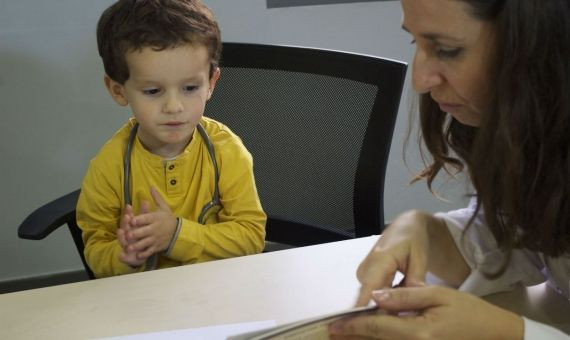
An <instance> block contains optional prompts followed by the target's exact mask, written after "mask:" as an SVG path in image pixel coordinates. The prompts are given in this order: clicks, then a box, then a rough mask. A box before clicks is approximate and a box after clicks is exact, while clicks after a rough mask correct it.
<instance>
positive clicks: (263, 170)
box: [18, 43, 406, 278]
mask: <svg viewBox="0 0 570 340" xmlns="http://www.w3.org/2000/svg"><path fill="white" fill-rule="evenodd" d="M221 68H222V75H221V78H220V80H219V81H218V84H217V86H216V91H215V92H214V95H213V97H212V99H211V100H210V101H209V102H208V104H207V106H206V113H205V115H206V116H209V117H212V118H214V119H217V120H219V121H221V122H223V123H225V124H227V125H228V126H229V127H230V128H231V129H232V130H233V131H234V132H236V133H237V134H238V135H239V136H240V137H241V138H242V140H243V142H244V144H245V145H246V147H247V148H248V149H249V150H250V152H251V153H252V155H253V159H254V171H255V176H256V183H257V187H258V190H259V195H260V199H261V202H262V205H263V208H264V210H265V211H266V213H267V215H268V222H267V240H268V241H273V242H278V243H284V244H288V245H293V246H304V245H311V244H317V243H324V242H331V241H338V240H344V239H349V238H354V237H362V236H368V235H374V234H379V233H380V232H381V231H382V228H383V227H384V209H383V194H384V177H385V173H386V166H387V162H388V154H389V151H390V144H391V139H392V133H393V129H394V124H395V121H396V115H397V112H398V106H399V101H400V96H401V93H402V87H403V83H404V77H405V72H406V64H404V63H402V62H398V61H394V60H388V59H383V58H378V57H373V56H365V55H357V54H351V53H345V52H338V51H330V50H320V49H313V48H302V47H290V46H272V45H259V44H244V43H224V46H223V52H222V60H221ZM78 196H79V191H74V192H72V193H70V194H68V195H66V196H63V197H61V198H59V199H56V200H55V201H52V202H50V203H48V204H47V205H45V206H43V207H41V208H39V209H38V210H36V211H34V212H33V213H32V214H31V215H29V216H28V217H27V218H26V220H25V221H24V222H23V223H22V224H21V225H20V227H19V229H18V235H19V237H21V238H25V239H42V238H44V237H46V236H47V235H49V233H51V232H52V231H53V230H55V229H56V228H58V227H59V226H61V225H63V224H66V223H67V224H68V226H69V229H70V231H71V233H72V235H73V238H74V241H75V243H76V246H77V248H78V251H79V253H80V255H81V259H82V261H83V264H84V265H85V268H86V270H87V272H88V274H89V276H90V278H93V274H92V273H91V271H90V270H89V267H88V266H87V263H86V262H85V258H84V256H83V242H82V240H81V231H80V230H79V228H78V227H77V224H76V222H75V204H76V201H77V198H78Z"/></svg>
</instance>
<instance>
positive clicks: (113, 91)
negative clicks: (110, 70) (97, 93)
mask: <svg viewBox="0 0 570 340" xmlns="http://www.w3.org/2000/svg"><path fill="white" fill-rule="evenodd" d="M103 81H104V82H105V87H106V88H107V91H109V94H110V95H111V97H112V98H113V100H114V101H115V102H117V104H119V105H121V106H127V105H128V104H129V101H128V99H127V96H126V95H125V87H124V86H123V85H121V84H119V83H117V82H116V81H114V80H113V79H111V77H109V76H108V75H105V77H104V78H103Z"/></svg>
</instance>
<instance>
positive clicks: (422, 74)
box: [412, 51, 443, 93]
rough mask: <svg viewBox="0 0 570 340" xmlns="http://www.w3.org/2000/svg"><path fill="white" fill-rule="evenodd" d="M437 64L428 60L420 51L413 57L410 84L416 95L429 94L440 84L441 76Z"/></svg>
mask: <svg viewBox="0 0 570 340" xmlns="http://www.w3.org/2000/svg"><path fill="white" fill-rule="evenodd" d="M436 63H437V62H436V61H434V60H432V59H430V58H428V57H427V55H426V54H425V53H423V52H421V51H416V53H415V55H414V65H413V70H412V83H413V86H414V89H415V90H416V91H417V92H418V93H427V92H430V91H431V90H432V89H433V88H434V87H437V86H439V85H441V84H442V82H443V76H442V74H441V70H440V68H439V66H438V65H437V64H436Z"/></svg>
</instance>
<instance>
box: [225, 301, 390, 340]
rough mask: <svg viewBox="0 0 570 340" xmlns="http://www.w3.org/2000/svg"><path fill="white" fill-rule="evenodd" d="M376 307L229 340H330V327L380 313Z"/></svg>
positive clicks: (358, 309)
mask: <svg viewBox="0 0 570 340" xmlns="http://www.w3.org/2000/svg"><path fill="white" fill-rule="evenodd" d="M379 312H381V311H380V310H379V309H378V308H377V307H376V306H367V307H356V308H352V309H348V310H344V311H341V312H338V313H334V314H329V315H325V316H322V317H317V318H313V319H309V320H302V321H299V322H294V323H290V324H286V325H283V326H277V327H273V328H270V329H266V330H261V331H257V332H250V333H246V334H241V335H237V336H232V337H229V338H228V340H329V331H328V327H329V325H330V324H331V323H332V322H334V321H336V320H338V319H341V318H344V317H348V316H354V315H357V314H362V313H379Z"/></svg>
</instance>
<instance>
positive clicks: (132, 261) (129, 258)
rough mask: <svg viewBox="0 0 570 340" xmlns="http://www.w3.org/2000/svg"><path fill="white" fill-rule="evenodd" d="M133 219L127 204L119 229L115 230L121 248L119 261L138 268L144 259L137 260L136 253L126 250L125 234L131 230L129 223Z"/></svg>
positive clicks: (131, 208) (130, 208)
mask: <svg viewBox="0 0 570 340" xmlns="http://www.w3.org/2000/svg"><path fill="white" fill-rule="evenodd" d="M133 217H134V215H133V207H132V206H131V205H130V204H128V205H127V206H126V208H125V214H124V215H123V217H122V218H121V222H120V225H119V229H117V240H118V241H119V244H120V245H121V247H122V248H123V251H122V252H121V254H120V255H119V259H120V260H121V261H123V262H124V263H126V264H128V265H129V266H131V267H138V266H140V265H142V264H143V263H144V262H145V261H146V258H144V259H143V258H139V257H138V256H137V252H134V251H129V250H128V245H129V241H128V240H127V233H128V232H129V231H130V230H132V225H131V221H132V219H133Z"/></svg>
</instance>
